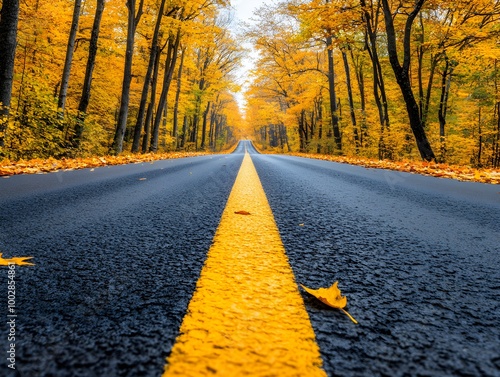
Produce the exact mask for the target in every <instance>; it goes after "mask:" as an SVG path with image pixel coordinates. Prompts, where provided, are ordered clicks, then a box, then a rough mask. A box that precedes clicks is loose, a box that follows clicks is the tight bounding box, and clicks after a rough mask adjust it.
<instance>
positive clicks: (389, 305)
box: [252, 155, 500, 376]
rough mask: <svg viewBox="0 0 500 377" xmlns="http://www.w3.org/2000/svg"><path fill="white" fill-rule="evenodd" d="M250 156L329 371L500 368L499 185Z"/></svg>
mask: <svg viewBox="0 0 500 377" xmlns="http://www.w3.org/2000/svg"><path fill="white" fill-rule="evenodd" d="M252 157H253V161H254V164H255V166H256V169H257V171H258V173H259V176H260V179H261V181H262V184H263V186H264V189H265V191H266V194H267V196H268V200H269V202H270V205H271V208H272V210H273V213H274V216H275V219H276V221H277V224H278V228H279V230H280V233H281V237H282V239H283V242H284V245H285V249H286V251H287V254H288V257H289V259H290V263H291V266H292V269H293V271H294V274H295V277H296V279H297V282H298V283H302V284H304V285H306V286H308V287H313V288H319V287H328V286H330V285H331V284H332V283H333V282H334V281H336V280H338V281H339V288H340V289H341V291H342V293H343V294H344V295H346V296H347V297H348V309H349V312H350V313H351V314H352V315H353V316H354V317H355V318H356V319H357V320H358V321H359V322H360V324H359V325H354V324H353V323H352V322H351V321H350V320H349V319H348V318H347V317H346V316H345V315H344V314H343V313H341V312H340V311H337V310H335V309H331V308H329V307H327V306H326V305H323V304H322V303H321V302H319V301H317V300H316V299H314V298H313V297H312V296H310V295H308V294H307V293H305V292H303V297H304V301H305V304H306V307H307V309H308V311H309V315H310V317H311V321H312V324H313V328H314V330H315V333H316V337H317V341H318V344H319V346H320V349H321V353H322V356H323V360H324V365H325V369H326V371H327V372H328V373H329V374H330V375H332V376H333V375H340V376H500V253H499V251H500V249H499V247H500V221H499V220H500V193H499V191H500V190H499V188H498V186H493V185H485V184H478V183H467V182H457V181H451V180H447V179H439V178H432V177H422V176H417V175H413V174H406V173H396V172H390V171H385V170H373V169H365V168H362V167H354V166H347V165H341V164H335V163H331V162H322V161H316V160H309V159H303V158H295V157H284V156H266V155H253V156H252Z"/></svg>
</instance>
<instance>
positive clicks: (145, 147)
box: [141, 53, 161, 153]
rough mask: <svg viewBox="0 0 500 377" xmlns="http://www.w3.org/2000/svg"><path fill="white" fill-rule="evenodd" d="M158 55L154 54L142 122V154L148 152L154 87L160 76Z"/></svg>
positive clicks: (153, 104)
mask: <svg viewBox="0 0 500 377" xmlns="http://www.w3.org/2000/svg"><path fill="white" fill-rule="evenodd" d="M160 58H161V56H160V54H159V53H158V54H156V59H155V64H154V70H153V78H152V81H151V97H150V99H149V104H148V110H147V111H146V120H145V121H144V135H143V137H142V148H141V151H142V153H146V152H147V151H148V142H149V140H150V139H151V128H152V126H153V125H152V123H153V111H154V107H155V103H156V87H157V86H158V75H159V74H160Z"/></svg>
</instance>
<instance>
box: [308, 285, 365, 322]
mask: <svg viewBox="0 0 500 377" xmlns="http://www.w3.org/2000/svg"><path fill="white" fill-rule="evenodd" d="M338 283H339V282H338V281H336V282H335V283H333V284H332V286H331V287H330V288H319V289H311V288H307V287H305V286H303V285H302V284H300V286H301V287H302V288H303V289H304V290H305V291H306V292H307V293H309V294H311V295H313V296H314V297H316V298H317V299H318V300H320V301H321V302H322V303H324V304H326V305H328V306H331V307H332V308H335V309H340V310H342V312H344V313H345V314H346V315H347V316H348V317H349V319H350V320H351V321H353V322H354V323H356V324H357V323H358V321H356V320H355V319H354V318H353V317H352V316H351V315H350V314H349V313H348V312H347V311H346V310H345V309H344V308H345V307H346V306H347V297H345V296H342V293H341V292H340V289H339V288H338Z"/></svg>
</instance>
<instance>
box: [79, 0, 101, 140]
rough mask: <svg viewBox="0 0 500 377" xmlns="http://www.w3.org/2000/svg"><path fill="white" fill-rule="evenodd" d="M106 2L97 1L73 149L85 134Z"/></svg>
mask: <svg viewBox="0 0 500 377" xmlns="http://www.w3.org/2000/svg"><path fill="white" fill-rule="evenodd" d="M104 5H105V0H97V5H96V10H95V15H94V24H93V25H92V34H91V36H90V45H89V56H88V59H87V68H86V69H85V78H84V80H83V89H82V96H81V98H80V104H79V105H78V118H77V121H76V125H75V135H74V137H73V147H74V148H78V147H79V146H80V139H81V137H82V133H83V125H84V122H85V116H86V114H87V108H88V106H89V102H90V93H91V87H92V74H93V72H94V67H95V59H96V56H97V47H98V46H97V43H98V41H99V31H100V29H101V20H102V14H103V12H104Z"/></svg>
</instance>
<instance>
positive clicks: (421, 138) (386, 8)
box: [381, 0, 436, 161]
mask: <svg viewBox="0 0 500 377" xmlns="http://www.w3.org/2000/svg"><path fill="white" fill-rule="evenodd" d="M381 1H382V8H383V12H384V21H385V27H386V34H387V51H388V54H389V60H390V62H391V66H392V69H393V71H394V75H395V77H396V81H397V83H398V85H399V87H400V88H401V93H402V95H403V99H404V101H405V104H406V110H407V112H408V117H409V120H410V127H411V129H412V131H413V135H414V136H415V140H416V142H417V147H418V150H419V152H420V156H421V157H422V159H424V160H426V161H432V160H435V159H436V156H435V155H434V152H433V150H432V148H431V145H430V143H429V140H428V139H427V135H426V133H425V129H424V124H423V121H422V114H421V113H420V110H419V106H418V104H417V101H416V100H415V96H414V94H413V89H412V86H411V79H410V63H411V30H412V25H413V22H414V20H415V18H416V17H417V15H418V13H419V12H420V10H421V9H422V6H423V4H424V2H425V0H417V1H416V2H415V4H414V5H413V8H411V7H410V12H409V13H408V15H407V16H406V22H405V26H404V32H403V42H402V44H403V63H402V64H401V63H400V60H399V56H398V49H397V39H396V30H395V27H394V19H393V10H392V9H391V7H390V5H389V2H388V0H381ZM401 6H403V5H401ZM398 14H404V13H402V12H401V13H400V11H399V9H397V10H396V12H395V16H397V15H398Z"/></svg>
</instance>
